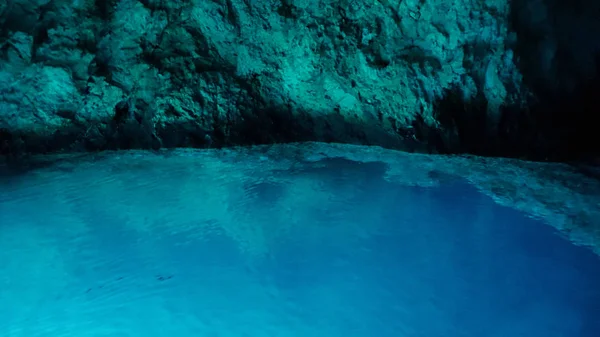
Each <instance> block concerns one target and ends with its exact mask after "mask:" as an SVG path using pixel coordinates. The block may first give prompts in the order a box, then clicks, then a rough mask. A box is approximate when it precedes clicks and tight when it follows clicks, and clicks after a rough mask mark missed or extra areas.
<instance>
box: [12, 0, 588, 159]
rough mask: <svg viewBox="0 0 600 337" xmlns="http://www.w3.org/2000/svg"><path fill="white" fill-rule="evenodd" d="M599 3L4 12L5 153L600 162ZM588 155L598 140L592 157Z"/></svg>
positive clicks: (16, 0) (138, 6) (421, 0)
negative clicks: (262, 148)
mask: <svg viewBox="0 0 600 337" xmlns="http://www.w3.org/2000/svg"><path fill="white" fill-rule="evenodd" d="M598 17H600V3H598V2H594V1H591V0H589V1H587V2H586V1H585V0H575V1H571V2H569V4H568V6H567V5H564V4H563V3H562V2H560V1H559V0H534V1H531V0H514V1H510V2H509V1H507V0H487V1H481V0H457V1H452V2H448V1H445V0H400V1H395V0H374V1H366V0H341V1H339V0H338V1H330V0H320V1H305V0H298V1H289V0H255V1H248V0H180V1H171V0H2V1H0V153H1V154H3V155H9V156H19V155H21V154H24V153H48V152H63V151H68V152H71V151H97V150H106V149H129V148H155V149H156V148H165V147H199V148H208V147H223V146H229V145H240V144H244V145H245V144H263V143H281V142H292V141H309V140H314V141H325V142H346V143H355V144H375V145H380V146H384V147H388V148H394V149H402V150H407V151H416V152H430V153H473V154H480V155H490V156H516V157H525V158H529V159H539V160H547V159H549V160H571V159H582V158H584V157H589V156H593V154H594V153H597V152H598V151H597V150H599V148H598V144H600V141H598V136H597V134H596V133H594V130H595V128H596V127H595V125H594V123H593V122H592V118H593V113H594V112H597V109H598V108H599V107H600V102H599V99H598V92H600V91H599V90H598V89H599V88H600V85H599V83H600V81H599V78H600V76H598V75H599V74H600V70H599V69H598V65H600V62H599V61H600V58H599V55H600V40H598V39H597V38H596V37H597V36H598V35H600V21H598V20H597V18H598ZM594 139H595V141H594Z"/></svg>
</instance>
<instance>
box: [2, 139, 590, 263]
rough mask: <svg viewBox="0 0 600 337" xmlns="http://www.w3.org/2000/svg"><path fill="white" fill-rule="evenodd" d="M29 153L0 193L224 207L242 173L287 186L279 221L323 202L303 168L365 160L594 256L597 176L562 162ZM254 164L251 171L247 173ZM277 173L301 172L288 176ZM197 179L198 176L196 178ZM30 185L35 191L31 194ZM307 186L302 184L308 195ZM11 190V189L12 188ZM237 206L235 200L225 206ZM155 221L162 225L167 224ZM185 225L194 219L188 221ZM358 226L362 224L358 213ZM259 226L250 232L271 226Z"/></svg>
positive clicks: (333, 147)
mask: <svg viewBox="0 0 600 337" xmlns="http://www.w3.org/2000/svg"><path fill="white" fill-rule="evenodd" d="M32 159H33V160H32V161H28V164H29V165H30V166H29V167H19V168H17V171H16V172H17V175H15V174H11V172H10V170H11V169H12V170H14V169H15V168H11V167H6V166H4V167H3V166H2V165H0V190H1V191H2V192H4V196H5V197H11V196H12V197H14V198H18V196H17V195H23V196H24V197H25V198H27V197H28V196H29V195H32V193H33V194H35V195H36V198H38V197H39V193H41V192H39V191H41V190H43V191H44V192H43V193H47V194H48V195H49V196H48V199H49V200H51V201H49V202H57V203H59V204H60V205H61V206H60V207H64V205H65V204H68V203H69V202H71V201H72V200H73V199H72V198H73V191H77V190H79V189H81V186H89V188H90V189H91V190H90V191H95V192H89V191H88V192H87V193H88V194H90V195H92V196H94V197H95V198H98V199H99V200H102V202H99V204H102V205H106V204H108V205H110V206H107V207H110V209H105V211H109V212H111V213H112V214H123V215H124V216H127V215H125V214H126V213H128V211H129V208H128V207H130V206H131V205H137V207H141V208H146V209H148V211H152V212H161V207H160V206H158V207H153V206H151V205H153V204H155V203H156V202H160V200H154V199H156V197H155V195H161V194H164V193H166V194H169V195H171V196H172V195H180V196H181V197H180V200H179V201H178V203H177V206H176V207H177V208H179V209H186V207H189V209H194V207H196V206H197V203H198V202H199V200H200V202H205V203H210V202H215V203H216V204H218V205H227V203H228V201H227V200H226V199H227V198H228V196H230V195H231V194H232V193H234V194H237V193H239V194H243V193H245V192H243V191H239V192H233V191H232V190H230V188H231V185H230V184H227V183H225V181H247V185H248V186H253V183H252V182H253V181H255V182H256V184H258V183H259V182H260V183H264V182H265V181H268V182H271V183H275V182H278V183H282V182H283V183H285V184H284V185H285V186H288V188H290V189H291V190H292V191H291V192H288V193H282V194H281V195H287V196H288V197H287V198H288V199H286V198H283V199H284V201H282V202H281V203H276V204H275V205H279V206H281V207H279V206H277V207H273V208H270V209H269V211H268V212H267V213H265V215H267V216H269V217H274V218H277V217H281V219H290V218H293V217H292V216H291V214H290V213H289V207H287V206H289V205H294V207H296V208H297V211H298V212H299V213H303V212H309V210H310V209H313V210H314V209H315V208H317V209H318V208H319V207H323V204H327V203H328V202H327V201H326V200H328V199H327V196H322V197H318V193H314V191H323V189H322V187H320V186H319V187H317V186H315V185H318V184H319V183H317V181H319V179H316V180H314V179H313V178H314V176H311V175H313V174H314V175H316V176H318V175H319V174H323V172H322V171H320V170H319V168H321V167H324V166H325V167H329V168H331V166H330V165H332V161H334V162H335V163H339V165H340V169H339V171H338V173H340V174H341V173H342V172H344V174H349V172H347V170H348V169H350V170H351V168H352V167H354V168H355V170H356V169H357V166H360V165H367V164H372V165H374V167H376V168H377V169H374V170H366V171H365V170H364V167H363V169H358V171H360V172H362V173H361V174H363V175H364V174H365V173H366V172H368V173H370V174H373V175H374V176H378V175H379V174H381V175H383V177H384V178H385V179H386V180H387V181H390V182H393V183H396V184H399V185H404V186H420V187H425V188H427V187H435V186H439V185H444V184H447V183H453V182H457V181H458V182H461V181H462V182H464V181H467V182H468V183H470V184H472V185H473V186H475V187H476V188H478V189H479V190H480V191H481V192H482V193H484V194H487V195H488V196H490V197H492V198H493V199H494V200H495V201H496V202H498V203H500V204H502V205H505V206H508V207H512V208H515V209H518V210H520V211H522V212H523V213H525V214H527V215H529V216H531V217H534V218H537V219H540V220H542V221H544V222H545V223H547V224H549V225H551V226H553V227H555V228H556V229H557V230H558V231H559V232H560V233H561V234H563V235H564V236H565V237H566V238H568V239H569V240H571V241H572V242H573V243H575V244H578V245H582V246H586V247H589V248H591V249H592V250H593V251H594V252H596V253H597V254H598V255H600V180H598V179H597V177H594V176H593V172H592V171H585V170H583V167H582V168H579V169H576V168H574V167H573V166H570V165H567V164H562V163H540V162H530V161H523V160H518V159H506V158H488V157H476V156H455V155H425V154H417V153H406V152H399V151H393V150H387V149H382V148H380V147H372V146H371V147H367V146H355V145H347V144H324V143H311V142H308V143H301V144H294V143H292V144H276V145H260V146H253V147H233V148H229V149H220V150H214V149H205V150H192V149H177V150H161V151H157V152H154V151H153V152H150V151H119V152H111V151H106V152H103V153H99V154H94V155H90V154H65V155H52V156H34V157H33V158H32ZM349 163H350V164H352V163H354V164H352V165H349ZM256 172H261V174H260V175H258V176H257V175H256ZM285 172H295V173H298V172H303V173H301V174H300V175H299V176H298V175H295V176H294V177H291V176H290V175H288V174H286V173H285ZM302 175H306V176H305V178H301V176H302ZM140 176H143V177H147V178H145V179H143V185H144V186H146V188H147V190H148V191H154V192H153V193H149V194H148V198H142V199H141V200H138V199H127V198H125V199H123V200H121V201H120V202H117V203H114V202H106V201H105V200H107V199H106V196H107V195H113V194H115V195H116V194H119V193H122V192H119V191H118V190H115V189H114V188H115V187H117V188H119V189H120V191H122V190H126V189H127V186H128V185H130V184H134V185H135V184H137V183H140V178H139V177H140ZM198 179H200V180H201V181H202V182H201V183H199V180H198ZM164 180H167V181H172V182H173V185H167V186H165V185H164V184H163V183H162V182H163V181H164ZM357 180H358V181H362V183H357V184H356V185H350V186H344V187H340V186H336V188H343V189H344V191H345V192H347V194H348V198H349V200H351V199H352V198H353V196H356V193H362V192H364V190H362V189H361V187H359V186H363V185H361V184H364V183H367V182H365V181H363V180H361V179H360V178H357ZM367 181H370V180H368V179H367ZM367 184H368V183H367ZM40 186H41V188H40ZM157 186H162V187H157ZM199 186H203V187H202V188H199ZM138 187H139V186H138ZM292 187H293V188H292ZM363 187H364V186H363ZM32 188H33V191H37V192H33V191H32V190H31V189H32ZM156 188H159V189H158V190H157V189H156ZM161 188H162V189H164V190H161ZM307 190H311V191H312V192H311V193H308V192H307ZM13 191H17V192H18V193H17V192H15V193H14V194H12V193H13ZM24 191H25V192H24ZM278 195H279V194H278ZM50 196H52V197H50ZM0 197H1V193H0ZM289 198H292V199H293V201H292V200H290V199H289ZM150 199H153V200H150ZM324 200H325V201H324ZM229 202H231V201H229ZM349 202H350V201H349ZM377 203H378V202H377V201H375V202H374V206H373V207H377V206H376V204H377ZM284 205H287V206H286V207H284ZM239 206H240V205H239V204H237V203H236V204H235V205H232V206H230V207H239ZM167 208H168V207H167ZM162 209H163V210H162V212H170V213H172V210H166V209H164V207H162ZM222 210H223V208H222V207H221V206H219V207H217V209H216V210H215V211H216V212H218V213H219V214H217V215H214V216H215V218H216V219H217V218H219V217H227V216H229V214H223V212H222ZM189 213H194V212H193V211H191V212H182V214H186V216H185V217H184V219H181V222H179V221H174V224H176V226H178V227H177V229H176V231H178V232H179V231H183V232H184V231H185V230H184V229H183V228H182V227H180V226H181V224H185V223H190V222H189V219H188V218H187V214H189ZM205 216H206V214H205ZM136 222H138V223H139V225H140V226H145V225H147V221H146V220H145V219H144V218H140V217H137V216H136V217H135V219H131V221H124V223H127V224H131V223H136ZM165 222H166V223H167V225H168V223H170V221H165ZM263 222H264V221H263ZM266 222H269V221H266ZM283 222H285V221H283ZM275 223H282V222H277V221H276V222H275ZM191 224H192V226H199V223H198V222H195V221H192V222H191ZM262 225H263V224H261V226H262ZM365 225H366V226H368V225H369V223H368V221H367V222H366V223H365ZM183 226H184V227H185V225H183ZM242 227H244V226H242ZM253 228H260V226H256V227H250V228H247V229H248V230H250V231H252V230H253ZM278 230H281V228H277V229H273V233H276V232H277V231H278ZM259 232H260V233H257V234H259V235H267V236H268V235H271V234H273V233H264V231H259ZM240 235H245V234H240ZM265 241H268V238H264V237H261V238H260V239H258V242H265Z"/></svg>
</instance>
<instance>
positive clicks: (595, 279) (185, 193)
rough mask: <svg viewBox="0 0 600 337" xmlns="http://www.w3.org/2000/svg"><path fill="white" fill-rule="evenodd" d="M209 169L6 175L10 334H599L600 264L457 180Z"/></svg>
mask: <svg viewBox="0 0 600 337" xmlns="http://www.w3.org/2000/svg"><path fill="white" fill-rule="evenodd" d="M239 165H241V166H243V165H244V163H243V162H242V163H239ZM209 166H210V167H211V168H210V169H208V168H206V167H209ZM241 166H240V167H241ZM202 167H203V168H205V169H198V170H197V171H196V172H194V173H190V171H189V170H187V171H185V172H184V171H176V170H175V171H174V170H162V169H160V167H148V166H144V165H139V166H134V167H133V168H122V169H119V168H114V167H113V168H107V167H102V166H101V165H100V166H99V168H98V167H96V166H92V167H91V168H81V169H77V168H76V169H72V170H65V171H61V172H57V173H48V174H32V175H27V174H25V175H22V176H19V177H9V178H5V179H4V180H3V182H2V185H0V186H1V187H0V261H1V262H0V336H7V337H8V336H10V337H17V336H18V337H21V336H27V337H37V336H53V337H58V336H78V337H79V336H94V337H99V336H107V337H108V336H111V337H113V336H114V337H126V336H127V337H128V336H145V337H152V336H178V337H188V336H215V337H216V336H223V337H229V336H256V337H262V336H303V337H308V336H319V337H322V336H344V337H354V336H365V337H367V336H368V337H388V336H389V337H392V336H393V337H401V336H411V337H412V336H423V337H438V336H439V337H458V336H460V337H488V336H489V337H500V336H510V337H518V336H527V337H531V336H540V337H542V336H543V337H555V336H556V337H558V336H561V337H562V336H564V337H579V336H581V337H597V336H600V258H598V256H596V255H594V254H592V253H591V252H590V251H589V250H588V249H586V248H582V247H577V246H574V245H572V244H571V243H570V242H568V241H566V240H564V239H563V238H562V237H560V236H559V235H557V234H556V233H555V232H554V231H553V229H552V228H551V227H549V226H547V225H545V224H542V223H540V222H537V221H535V220H532V219H529V218H526V217H525V216H524V215H523V214H521V213H519V212H517V211H514V210H512V209H508V208H504V207H500V206H498V205H496V204H495V203H494V202H493V201H492V200H491V199H489V198H488V197H486V196H484V195H482V194H480V193H479V192H478V191H476V190H475V189H474V188H473V187H471V186H469V185H468V184H466V183H464V182H462V181H461V180H459V179H457V180H452V181H449V182H448V183H446V184H445V185H442V186H438V187H430V188H425V187H409V186H401V185H397V184H394V183H390V182H388V181H386V180H385V179H384V172H385V167H384V165H383V164H378V163H371V164H365V163H355V162H350V161H346V160H335V159H334V160H325V161H322V162H319V163H318V165H312V166H311V165H309V166H299V167H297V168H295V169H290V170H283V171H267V170H264V171H262V170H254V171H252V172H241V173H240V172H235V171H232V170H224V169H221V168H220V166H218V165H217V164H214V165H209V164H206V165H202ZM215 172H219V174H216V173H215Z"/></svg>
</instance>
